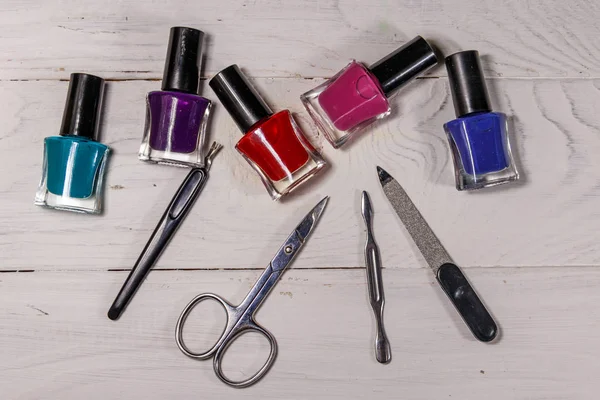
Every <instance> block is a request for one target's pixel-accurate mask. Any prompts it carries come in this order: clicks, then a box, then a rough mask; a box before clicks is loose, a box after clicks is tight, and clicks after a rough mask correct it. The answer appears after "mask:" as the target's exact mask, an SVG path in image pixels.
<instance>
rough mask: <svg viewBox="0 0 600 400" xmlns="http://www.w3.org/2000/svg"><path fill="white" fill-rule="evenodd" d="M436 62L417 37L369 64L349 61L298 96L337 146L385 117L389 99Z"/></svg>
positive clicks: (330, 141) (388, 112)
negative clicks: (322, 81) (314, 86)
mask: <svg viewBox="0 0 600 400" xmlns="http://www.w3.org/2000/svg"><path fill="white" fill-rule="evenodd" d="M437 62H438V58H437V55H436V54H435V51H434V50H433V48H432V47H431V45H430V44H429V43H427V41H426V40H425V39H423V38H422V37H421V36H417V37H416V38H414V39H413V40H411V41H410V42H408V43H406V44H405V45H404V46H402V47H400V48H399V49H397V50H396V51H394V52H393V53H391V54H388V55H387V56H386V57H384V58H383V59H381V60H379V61H377V62H376V63H375V64H373V65H372V66H370V67H367V66H365V65H363V64H361V63H358V62H356V61H352V62H351V63H350V64H348V65H347V66H346V67H345V68H344V69H342V70H341V71H340V72H338V73H337V74H336V75H335V76H334V77H333V78H331V79H329V80H328V81H327V82H325V83H323V84H322V85H320V86H317V87H316V88H315V89H313V90H311V91H309V92H306V93H304V94H303V95H302V96H300V99H301V100H302V103H303V104H304V107H306V110H307V111H308V113H309V114H310V116H311V117H312V119H313V120H314V121H315V123H316V124H317V126H318V127H319V129H320V130H321V131H322V132H323V134H324V135H325V137H326V138H327V140H328V141H329V143H331V145H332V146H333V147H334V148H339V147H340V146H342V145H343V144H344V143H346V142H347V141H348V140H349V139H350V138H351V137H353V136H354V135H355V134H357V133H359V132H361V131H363V130H364V129H365V128H367V127H368V126H369V125H371V124H372V123H373V122H375V121H376V120H378V119H381V118H384V117H386V116H388V115H389V114H390V112H391V107H390V103H389V99H390V98H391V97H392V96H394V95H395V94H396V93H397V92H398V90H399V89H400V88H401V87H403V86H404V85H406V84H407V83H408V82H410V81H411V80H412V79H414V78H416V77H417V76H418V75H421V74H423V73H424V72H425V71H427V70H428V69H429V68H431V67H433V66H434V65H436V64H437Z"/></svg>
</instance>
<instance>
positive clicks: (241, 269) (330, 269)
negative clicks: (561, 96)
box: [0, 265, 600, 274]
mask: <svg viewBox="0 0 600 400" xmlns="http://www.w3.org/2000/svg"><path fill="white" fill-rule="evenodd" d="M461 268H462V269H468V270H477V269H483V270H488V271H491V270H499V269H545V268H546V269H552V268H561V269H567V268H568V269H577V268H579V269H581V268H589V269H595V268H600V265H536V266H514V265H511V266H502V265H495V266H492V267H483V266H461ZM264 269H265V268H264V267H248V268H241V267H240V268H152V269H151V270H150V272H152V271H157V272H192V271H215V272H216V271H263V270H264ZM292 269H295V270H296V271H354V270H363V269H365V267H364V266H356V267H311V268H288V270H292ZM382 269H384V270H386V269H387V270H390V271H392V270H394V271H395V270H417V269H419V270H421V269H426V270H427V269H430V268H428V267H423V268H386V267H382ZM130 271H131V268H109V269H56V270H47V269H39V270H36V269H8V270H0V274H10V273H30V272H42V273H47V272H49V273H60V272H130Z"/></svg>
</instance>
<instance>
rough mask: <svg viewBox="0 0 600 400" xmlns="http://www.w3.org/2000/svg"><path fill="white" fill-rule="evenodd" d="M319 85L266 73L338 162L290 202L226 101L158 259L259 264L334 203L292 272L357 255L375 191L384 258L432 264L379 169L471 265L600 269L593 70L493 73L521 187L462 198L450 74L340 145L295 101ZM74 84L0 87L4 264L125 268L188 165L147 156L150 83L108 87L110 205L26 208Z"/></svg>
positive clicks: (423, 85) (199, 264)
mask: <svg viewBox="0 0 600 400" xmlns="http://www.w3.org/2000/svg"><path fill="white" fill-rule="evenodd" d="M320 81H321V80H312V79H309V80H307V79H257V80H256V81H255V82H256V84H257V86H258V87H259V88H260V89H261V91H262V92H263V93H265V95H266V97H267V98H268V99H269V100H270V102H271V103H272V104H273V105H274V108H276V109H281V108H291V109H292V110H293V111H296V112H297V115H298V117H299V120H300V122H301V124H302V125H303V126H304V127H305V128H306V131H307V132H309V133H310V135H311V136H312V138H313V142H314V143H315V144H317V146H318V147H319V148H321V149H322V150H323V153H324V155H325V157H326V158H327V160H328V161H329V162H330V164H331V167H330V168H329V170H327V171H325V172H324V173H322V174H321V176H320V177H319V178H316V179H315V181H314V182H312V183H311V184H309V185H306V186H305V188H303V189H301V190H300V191H299V192H298V193H296V194H293V195H292V196H291V197H290V198H289V199H288V200H286V201H283V202H282V203H273V202H272V201H271V200H270V198H269V196H268V195H267V193H266V191H265V190H264V188H263V186H262V184H261V183H260V180H259V178H258V176H257V175H256V174H255V173H254V171H252V170H251V168H250V167H249V166H248V165H247V164H246V162H245V161H244V160H243V159H242V157H240V156H239V155H238V154H237V152H236V151H235V150H234V149H233V146H234V144H235V142H236V141H237V140H238V138H239V137H240V135H241V133H240V132H239V131H238V129H237V128H236V127H235V125H234V123H233V122H232V120H231V119H230V118H229V116H228V115H226V113H225V112H224V110H223V109H222V107H220V105H217V106H216V107H215V114H214V118H213V119H212V124H211V129H210V131H211V132H212V138H213V139H216V140H218V141H220V142H222V143H223V144H225V150H224V151H223V152H222V154H220V155H219V156H218V158H217V159H216V160H215V163H214V166H213V169H212V170H211V178H210V180H209V182H208V185H207V187H206V189H205V191H204V193H202V195H201V196H200V198H199V199H198V202H197V204H196V206H195V207H194V209H193V210H192V212H191V215H190V216H189V217H188V219H187V220H186V221H185V223H184V224H183V226H182V229H181V230H180V231H179V232H178V234H177V235H176V237H175V239H174V240H173V242H172V243H171V245H170V246H169V248H168V249H167V251H166V252H165V254H164V255H163V257H162V258H161V260H160V262H159V263H158V265H157V267H158V268H257V267H261V268H262V267H263V266H264V265H266V263H267V262H268V261H269V260H270V259H271V257H272V255H273V254H274V252H275V251H276V250H277V248H278V247H279V245H280V243H281V242H283V240H284V239H285V238H286V237H287V235H288V234H289V232H290V231H291V229H292V228H293V227H294V226H295V225H296V224H297V223H298V221H299V220H300V219H301V218H302V217H303V216H304V214H305V213H306V212H308V210H309V209H310V208H311V207H312V206H313V205H314V204H316V202H317V201H318V200H319V199H320V198H322V197H323V196H325V195H330V196H331V202H330V204H329V206H328V208H327V210H326V211H325V214H324V215H323V218H322V220H321V223H320V225H319V226H318V228H317V229H316V231H315V232H314V235H313V236H312V238H311V240H310V242H309V244H308V247H309V249H310V250H309V251H307V253H308V254H305V255H304V256H303V257H300V258H299V259H298V261H297V263H296V264H295V267H296V268H319V267H356V266H359V265H362V264H363V252H362V248H363V243H364V240H365V238H364V226H363V221H362V218H361V216H360V191H361V190H363V189H366V190H368V191H369V192H370V194H371V196H372V200H373V205H374V208H375V235H376V239H377V240H378V242H379V244H380V246H381V253H382V257H383V262H384V265H385V266H386V267H387V268H416V267H422V266H424V265H425V264H424V260H423V259H422V258H421V255H420V254H419V253H418V251H417V249H416V246H415V245H414V244H413V243H412V241H411V239H410V237H409V236H408V234H407V233H406V231H405V230H404V228H403V226H402V225H401V223H400V221H399V220H398V218H397V217H396V215H395V214H394V213H393V210H392V209H391V207H390V206H389V204H388V203H387V200H386V199H385V198H384V196H383V194H382V192H381V189H380V187H379V184H378V181H377V179H376V172H375V166H376V165H381V166H383V167H384V168H386V169H387V170H388V171H389V172H390V173H392V174H393V175H394V176H395V177H396V178H398V180H399V181H400V182H401V184H402V185H403V186H404V187H405V189H406V191H407V192H408V194H409V195H410V196H411V197H412V199H413V201H414V202H415V204H417V205H418V208H419V209H420V210H421V212H422V213H423V215H424V216H425V218H426V219H427V220H428V222H429V223H430V225H431V226H432V228H433V230H434V231H435V232H436V234H437V235H438V236H439V238H440V239H441V241H442V243H443V244H444V245H445V246H446V248H447V250H448V251H449V253H450V254H451V255H452V256H453V257H454V258H455V261H456V262H457V263H458V264H459V265H461V266H464V267H471V266H485V267H493V266H501V267H507V266H508V267H511V266H522V265H530V266H544V265H571V266H577V265H598V264H600V255H599V254H600V252H599V250H600V249H599V245H598V241H597V238H596V236H597V235H596V231H597V227H598V226H599V224H600V211H599V208H598V206H597V204H598V196H599V194H600V192H599V190H598V187H599V183H600V159H599V158H598V157H597V154H600V136H599V135H598V133H599V129H600V123H599V122H598V119H597V113H596V106H597V104H599V102H600V92H599V90H598V89H599V87H600V81H598V80H561V81H557V80H508V79H504V80H501V81H497V80H492V81H490V84H491V86H492V88H493V91H492V92H493V93H496V96H495V97H496V98H495V99H494V102H495V103H496V109H498V110H505V111H506V112H507V113H508V114H509V115H513V116H514V117H515V118H514V128H515V129H514V131H513V135H512V137H511V139H512V140H513V145H514V148H515V151H516V154H517V156H518V157H517V159H518V164H519V167H520V170H521V173H522V177H523V179H522V181H521V182H520V183H518V184H514V185H506V186H504V187H500V188H498V189H491V190H484V191H479V192H476V193H463V192H457V191H456V189H455V188H454V177H453V172H452V168H453V167H452V165H451V164H452V163H451V161H450V159H449V156H450V154H449V150H448V146H447V140H446V138H445V134H444V133H443V130H442V128H441V126H442V124H443V123H444V122H445V121H447V120H449V119H452V118H453V111H452V106H451V102H449V93H448V86H447V82H446V80H445V79H425V80H419V81H417V82H416V83H415V84H414V85H412V86H411V87H409V88H407V90H406V91H405V93H404V94H405V95H404V96H402V97H401V98H397V99H396V100H395V104H396V105H397V107H398V112H397V113H396V114H395V115H394V116H393V117H392V118H391V119H390V120H388V121H385V122H383V123H381V124H379V125H378V127H377V128H376V129H375V130H374V131H373V132H370V133H369V134H365V135H363V136H362V137H361V138H359V140H357V141H356V142H355V143H353V144H351V145H350V146H349V147H348V149H347V150H342V151H337V150H334V149H333V148H331V147H330V146H329V144H328V143H326V142H325V141H324V139H323V138H322V137H321V136H316V132H315V131H314V130H313V128H312V125H311V124H310V123H308V121H307V120H306V114H305V113H304V112H303V111H302V110H301V106H300V105H299V101H298V99H297V96H298V94H299V93H302V92H303V91H305V90H308V89H310V88H311V87H312V86H314V85H316V84H318V83H319V82H320ZM66 86H67V83H66V82H45V81H43V82H2V83H0V90H1V93H2V96H1V98H0V110H1V111H0V115H2V120H3V122H4V129H3V130H2V132H1V133H0V139H1V140H0V152H1V154H2V158H3V163H4V165H6V166H10V167H9V168H5V169H3V171H2V172H1V174H2V189H1V193H0V196H1V197H0V199H1V201H2V204H3V207H2V208H1V209H0V219H1V220H2V221H4V223H5V226H6V229H5V232H4V234H3V235H1V236H0V245H1V246H2V255H3V261H4V262H3V263H2V265H1V266H0V268H1V269H3V270H22V269H25V270H27V269H36V270H40V269H43V270H67V269H68V270H106V269H127V268H131V266H132V265H133V263H134V262H135V260H136V258H137V256H138V254H139V252H140V251H141V249H142V248H143V246H144V244H145V242H146V241H147V239H148V237H149V235H150V233H151V232H152V230H153V229H154V227H155V225H156V223H157V221H158V218H159V217H160V216H161V215H162V212H163V210H164V209H165V207H166V205H167V204H168V202H169V200H170V199H171V197H172V196H173V194H174V193H175V190H176V189H177V187H178V186H179V184H180V182H181V180H182V179H183V177H184V176H185V174H186V171H185V170H184V169H179V168H174V167H165V166H156V165H148V164H145V163H142V162H140V161H138V160H137V156H136V155H137V151H138V146H139V142H140V138H141V133H142V130H143V120H144V112H145V111H144V107H145V106H144V96H145V93H146V92H148V91H149V90H152V89H154V88H155V87H156V86H157V84H156V83H154V82H139V81H138V82H117V83H112V84H110V86H109V91H108V96H107V100H108V101H107V109H106V113H105V123H104V125H103V138H102V139H103V141H105V142H106V143H107V144H108V145H109V146H110V147H111V148H112V149H113V154H112V157H111V161H110V164H109V171H108V175H107V186H106V191H107V196H106V204H105V206H106V207H105V214H104V216H102V217H94V216H81V215H73V214H70V213H64V212H55V211H50V210H44V209H41V208H39V207H35V206H33V205H32V199H33V195H34V192H35V189H36V185H37V183H38V180H39V176H40V172H41V162H42V148H43V138H44V137H45V136H48V135H52V134H55V133H56V132H57V129H58V127H59V125H60V118H61V114H62V107H63V101H64V96H65V91H66Z"/></svg>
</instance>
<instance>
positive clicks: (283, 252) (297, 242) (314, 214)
mask: <svg viewBox="0 0 600 400" xmlns="http://www.w3.org/2000/svg"><path fill="white" fill-rule="evenodd" d="M328 200H329V196H325V197H324V198H323V199H322V200H321V201H320V202H319V203H317V205H316V206H314V207H313V209H312V210H310V211H309V213H308V214H307V215H306V217H304V218H303V219H302V221H300V223H299V224H298V226H296V228H294V230H293V231H292V233H291V234H290V236H288V238H287V240H286V241H285V243H283V245H282V246H281V248H280V249H279V251H278V252H277V254H276V255H275V257H273V260H272V261H271V267H272V268H273V271H274V272H277V271H281V270H283V269H284V268H285V267H287V266H288V265H289V264H290V263H291V262H292V260H293V259H294V257H295V256H296V254H298V251H299V250H300V248H301V247H302V246H303V245H304V243H305V242H306V239H307V238H308V236H309V235H310V233H311V232H312V231H313V229H314V227H315V225H316V224H317V221H318V220H319V219H320V218H321V215H322V214H323V210H325V206H326V205H327V201H328Z"/></svg>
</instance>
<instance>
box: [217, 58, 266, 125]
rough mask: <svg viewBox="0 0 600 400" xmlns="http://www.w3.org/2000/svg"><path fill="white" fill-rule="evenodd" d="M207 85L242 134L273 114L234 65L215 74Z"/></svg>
mask: <svg viewBox="0 0 600 400" xmlns="http://www.w3.org/2000/svg"><path fill="white" fill-rule="evenodd" d="M208 85H209V86H210V87H211V88H212V90H213V91H214V92H215V94H216V95H217V97H218V98H219V100H220V101H221V104H223V107H225V109H226V110H227V112H228V113H229V115H231V118H233V120H234V121H235V123H236V124H237V126H238V127H239V128H240V130H241V131H242V132H244V133H246V132H248V131H249V130H250V128H252V126H254V124H256V123H257V122H258V121H260V120H262V119H264V118H266V117H268V116H270V115H272V114H273V111H271V109H270V108H269V106H268V105H267V104H266V103H265V101H264V100H263V99H262V98H261V97H260V95H259V94H258V93H257V92H256V90H255V89H254V88H253V87H252V85H251V84H250V82H248V79H246V77H245V76H244V73H243V72H242V71H241V70H240V68H239V67H238V66H237V65H235V64H234V65H230V66H229V67H227V68H225V69H224V70H222V71H221V72H219V73H218V74H216V75H215V76H214V77H213V78H212V79H211V80H210V82H208Z"/></svg>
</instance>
